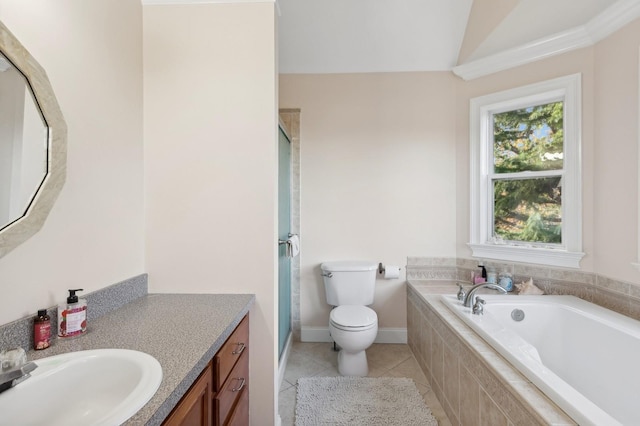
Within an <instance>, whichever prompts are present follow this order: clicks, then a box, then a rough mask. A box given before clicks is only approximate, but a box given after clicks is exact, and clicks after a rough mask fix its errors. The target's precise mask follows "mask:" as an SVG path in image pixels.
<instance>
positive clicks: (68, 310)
mask: <svg viewBox="0 0 640 426" xmlns="http://www.w3.org/2000/svg"><path fill="white" fill-rule="evenodd" d="M77 291H82V289H81V288H77V289H75V290H69V297H67V303H66V304H64V305H60V306H58V336H59V337H74V336H79V335H81V334H82V333H84V332H86V331H87V301H86V300H84V299H78V296H76V292H77Z"/></svg>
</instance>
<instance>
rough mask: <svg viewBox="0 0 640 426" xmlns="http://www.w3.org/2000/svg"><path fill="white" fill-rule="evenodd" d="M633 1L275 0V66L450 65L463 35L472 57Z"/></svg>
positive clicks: (287, 69) (378, 68)
mask: <svg viewBox="0 0 640 426" xmlns="http://www.w3.org/2000/svg"><path fill="white" fill-rule="evenodd" d="M637 2H638V0H617V1H616V0H500V2H498V0H475V5H474V4H473V3H474V0H278V7H279V12H280V17H279V22H278V37H279V40H278V45H279V71H280V72H281V73H285V74H288V73H355V72H401V71H441V70H451V69H453V68H454V67H455V66H456V65H461V64H460V63H458V55H459V53H460V51H461V48H462V47H463V43H464V47H465V48H466V49H465V51H467V54H466V57H465V58H463V59H464V63H465V64H466V63H472V62H474V61H477V60H478V59H481V58H486V57H490V56H492V55H495V54H497V53H500V52H502V51H505V50H508V49H513V48H515V47H518V46H520V45H523V44H527V43H529V44H531V43H532V42H535V41H536V40H539V39H545V38H547V39H548V38H549V37H550V36H553V35H554V34H558V33H561V32H563V31H566V30H571V29H574V28H577V27H580V26H585V25H586V24H588V23H589V22H590V21H593V20H594V19H595V18H596V17H598V16H599V15H604V14H606V12H607V10H608V9H610V8H611V9H613V7H612V6H620V4H622V3H624V4H625V5H626V6H627V10H628V9H629V7H631V6H629V5H630V4H632V3H637ZM498 3H499V4H500V7H501V8H502V9H501V8H500V7H498ZM627 15H628V13H627ZM488 25H489V26H490V27H487V26H488ZM467 27H469V28H470V31H469V34H468V37H467V38H465V31H466V29H467ZM474 37H475V39H474Z"/></svg>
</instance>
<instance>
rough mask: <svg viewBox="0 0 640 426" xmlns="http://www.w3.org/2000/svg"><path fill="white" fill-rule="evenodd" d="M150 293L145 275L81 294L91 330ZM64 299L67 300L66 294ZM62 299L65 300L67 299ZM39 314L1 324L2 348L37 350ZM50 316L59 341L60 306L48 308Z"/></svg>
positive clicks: (0, 344) (0, 343)
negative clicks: (94, 324)
mask: <svg viewBox="0 0 640 426" xmlns="http://www.w3.org/2000/svg"><path fill="white" fill-rule="evenodd" d="M147 291H148V275H147V274H141V275H137V276H135V277H133V278H129V279H127V280H124V281H120V282H119V283H116V284H113V285H110V286H108V287H105V288H101V289H100V290H96V291H94V292H91V293H87V294H83V293H78V295H79V296H80V298H81V299H86V300H87V324H88V329H89V331H90V330H91V326H92V325H91V324H92V322H93V320H95V319H98V318H100V317H101V316H103V315H104V314H107V313H109V312H111V311H113V310H116V309H118V308H120V307H122V306H124V305H126V304H127V303H130V302H132V301H134V300H136V299H138V298H140V297H143V296H146V295H147ZM60 297H66V295H61V296H60ZM61 300H62V301H64V299H61ZM36 312H37V311H34V312H33V315H30V316H28V317H25V318H20V319H18V320H16V321H12V322H10V323H7V324H3V325H0V349H7V348H17V347H21V348H23V349H24V350H26V351H29V350H30V349H33V318H34V316H35V314H36ZM47 314H49V316H50V317H51V337H52V340H55V339H56V330H57V329H58V307H57V306H52V307H50V308H47Z"/></svg>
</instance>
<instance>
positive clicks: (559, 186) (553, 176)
mask: <svg viewBox="0 0 640 426" xmlns="http://www.w3.org/2000/svg"><path fill="white" fill-rule="evenodd" d="M580 115H581V114H580V75H579V74H575V75H571V76H567V77H562V78H558V79H554V80H550V81H546V82H542V83H538V84H533V85H530V86H525V87H520V88H517V89H512V90H508V91H504V92H500V93H495V94H491V95H487V96H482V97H479V98H474V99H472V100H471V124H470V133H471V134H470V142H471V172H470V174H471V215H470V216H471V241H470V243H469V246H470V247H471V250H472V252H473V256H474V257H481V258H488V259H497V260H506V261H517V262H526V263H538V264H544V265H552V266H564V267H572V268H578V267H579V262H580V260H581V259H582V257H583V256H584V253H582V252H581V250H582V235H581V231H582V215H581V183H580V128H581V125H580Z"/></svg>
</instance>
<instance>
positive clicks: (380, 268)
mask: <svg viewBox="0 0 640 426" xmlns="http://www.w3.org/2000/svg"><path fill="white" fill-rule="evenodd" d="M398 269H400V268H398ZM384 272H385V267H384V265H383V264H382V262H380V263H378V273H379V274H380V275H384Z"/></svg>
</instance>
